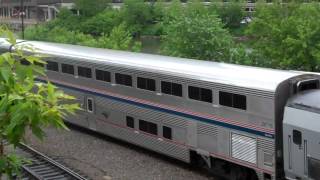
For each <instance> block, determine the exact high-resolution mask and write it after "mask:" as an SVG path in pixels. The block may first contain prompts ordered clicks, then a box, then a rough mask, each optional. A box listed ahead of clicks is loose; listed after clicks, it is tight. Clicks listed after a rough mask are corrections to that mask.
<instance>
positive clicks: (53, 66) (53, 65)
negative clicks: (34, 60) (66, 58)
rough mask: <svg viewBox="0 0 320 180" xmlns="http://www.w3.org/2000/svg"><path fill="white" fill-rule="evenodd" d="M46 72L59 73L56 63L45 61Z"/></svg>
mask: <svg viewBox="0 0 320 180" xmlns="http://www.w3.org/2000/svg"><path fill="white" fill-rule="evenodd" d="M47 70H50V71H59V65H58V63H57V62H53V61H47Z"/></svg>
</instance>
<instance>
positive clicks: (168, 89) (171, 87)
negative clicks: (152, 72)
mask: <svg viewBox="0 0 320 180" xmlns="http://www.w3.org/2000/svg"><path fill="white" fill-rule="evenodd" d="M161 92H162V93H164V94H170V95H174V96H180V97H182V85H181V84H177V83H173V82H167V81H161Z"/></svg>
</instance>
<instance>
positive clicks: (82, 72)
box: [78, 66, 92, 78]
mask: <svg viewBox="0 0 320 180" xmlns="http://www.w3.org/2000/svg"><path fill="white" fill-rule="evenodd" d="M78 76H81V77H86V78H91V77H92V72H91V69H90V68H87V67H81V66H79V67H78Z"/></svg>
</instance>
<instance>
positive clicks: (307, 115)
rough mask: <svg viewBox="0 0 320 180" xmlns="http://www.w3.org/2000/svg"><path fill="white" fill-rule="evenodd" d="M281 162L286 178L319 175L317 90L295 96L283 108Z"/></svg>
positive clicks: (319, 92)
mask: <svg viewBox="0 0 320 180" xmlns="http://www.w3.org/2000/svg"><path fill="white" fill-rule="evenodd" d="M283 139H284V142H283V143H284V146H283V148H284V162H285V171H286V174H287V176H289V177H288V178H293V179H296V178H297V177H298V178H300V179H312V180H319V179H320V90H311V91H307V92H305V93H303V94H299V95H298V96H297V97H295V98H294V99H293V100H292V101H291V102H290V103H289V104H288V105H287V106H286V108H285V114H284V121H283Z"/></svg>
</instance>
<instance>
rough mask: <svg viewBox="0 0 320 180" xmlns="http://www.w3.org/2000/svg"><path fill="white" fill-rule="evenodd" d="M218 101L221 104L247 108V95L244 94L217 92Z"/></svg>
mask: <svg viewBox="0 0 320 180" xmlns="http://www.w3.org/2000/svg"><path fill="white" fill-rule="evenodd" d="M219 103H220V105H223V106H228V107H233V108H237V109H243V110H246V109H247V97H246V96H244V95H239V94H233V93H228V92H222V91H220V92H219Z"/></svg>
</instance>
